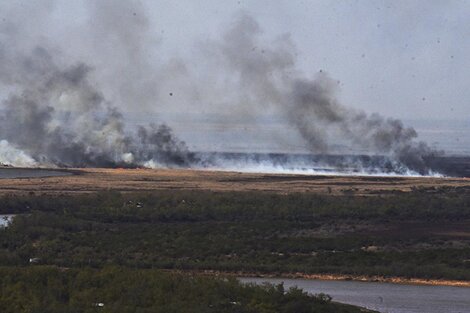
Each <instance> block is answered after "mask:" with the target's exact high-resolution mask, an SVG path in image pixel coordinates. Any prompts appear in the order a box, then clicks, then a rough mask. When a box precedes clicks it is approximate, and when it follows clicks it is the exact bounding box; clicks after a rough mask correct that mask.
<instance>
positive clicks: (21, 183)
mask: <svg viewBox="0 0 470 313" xmlns="http://www.w3.org/2000/svg"><path fill="white" fill-rule="evenodd" d="M71 171H72V172H73V173H74V175H70V176H62V177H47V178H21V179H0V194H8V193H29V192H34V193H37V194H44V193H47V194H57V193H90V192H95V191H102V190H116V191H121V192H131V191H151V190H157V189H186V190H189V189H190V190H212V191H221V192H222V191H263V192H276V193H292V192H312V193H321V194H329V193H331V194H336V195H340V194H354V195H376V194H382V195H383V194H391V193H394V192H409V191H411V190H413V189H416V188H420V189H426V190H427V192H439V190H440V188H465V189H469V190H470V179H468V178H433V177H432V178H430V177H418V178H415V177H370V176H318V175H317V176H313V175H280V174H256V173H255V174H253V173H239V172H219V171H200V170H172V169H158V170H153V169H103V168H93V169H91V168H87V169H74V170H71Z"/></svg>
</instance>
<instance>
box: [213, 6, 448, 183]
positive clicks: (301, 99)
mask: <svg viewBox="0 0 470 313" xmlns="http://www.w3.org/2000/svg"><path fill="white" fill-rule="evenodd" d="M260 34H261V29H260V28H259V26H258V24H257V23H256V21H255V20H254V19H253V18H251V17H250V16H248V15H246V14H242V15H241V16H240V17H239V19H238V21H237V23H236V24H235V25H234V26H233V28H232V29H230V30H229V31H228V32H226V34H225V36H224V40H223V42H222V43H221V44H215V45H216V46H217V47H218V49H219V51H220V52H221V55H222V56H223V57H224V58H225V62H226V63H225V64H226V65H227V66H228V68H229V69H230V73H231V74H232V75H234V74H235V75H238V79H239V83H240V90H243V91H244V92H245V93H246V96H245V98H247V99H252V104H253V105H254V106H259V107H269V106H271V107H273V108H274V109H275V110H277V111H279V112H281V114H284V115H285V116H286V118H287V121H288V122H289V123H290V125H292V126H293V127H295V128H296V129H297V130H298V132H299V134H300V135H301V137H302V138H303V139H304V140H305V143H306V145H307V147H308V148H309V150H310V151H311V152H312V153H313V154H328V153H331V149H330V146H331V145H332V144H334V143H336V142H337V141H341V142H346V143H347V144H348V146H349V147H350V148H351V149H354V150H358V151H363V152H365V153H366V154H372V155H381V156H386V157H387V158H389V164H392V165H391V166H392V170H391V171H393V172H397V173H406V172H409V171H413V172H417V173H420V174H429V173H431V172H432V171H433V168H432V167H431V163H430V160H431V159H433V158H435V157H436V156H439V155H441V154H442V152H440V151H435V150H433V149H431V148H430V147H429V146H428V145H427V144H426V143H424V142H419V141H416V137H417V133H416V131H415V130H414V129H413V128H410V127H405V126H404V125H403V123H402V122H401V121H400V120H397V119H386V118H383V117H381V116H379V115H377V114H373V115H367V114H366V113H364V112H361V111H357V110H353V109H350V108H348V107H346V106H344V105H342V104H341V103H339V102H338V100H337V99H336V96H335V94H336V90H337V82H336V81H334V80H332V79H330V78H329V77H328V75H327V74H325V73H323V72H322V71H320V73H317V74H316V75H315V77H314V78H306V77H304V76H303V75H302V74H300V73H299V72H298V71H297V70H296V68H295V54H294V53H295V48H294V47H293V45H292V43H291V42H290V39H289V37H288V36H284V37H281V38H279V39H278V40H276V41H275V42H272V43H269V44H267V45H266V44H265V45H263V43H262V42H261V40H260Z"/></svg>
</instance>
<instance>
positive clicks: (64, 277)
mask: <svg viewBox="0 0 470 313" xmlns="http://www.w3.org/2000/svg"><path fill="white" fill-rule="evenodd" d="M0 277H2V279H1V280H0V311H1V312H2V313H10V312H11V313H18V312H31V313H33V312H34V313H72V312H73V313H81V312H83V313H85V312H86V313H88V312H90V313H92V312H93V313H94V312H103V313H105V312H109V313H111V312H112V313H121V312H123V313H124V312H126V313H127V312H152V313H158V312H162V313H172V312H174V313H185V312H191V313H198V312H201V313H202V312H204V313H209V312H214V313H224V312H227V313H229V312H233V313H244V312H246V313H251V312H253V313H255V312H257V313H258V312H259V313H284V312H285V313H291V312H295V313H314V312H322V313H323V312H324V313H328V312H332V313H333V312H335V313H336V312H338V313H355V312H357V313H359V312H362V311H361V310H360V309H359V308H356V307H353V306H348V305H343V304H337V303H331V302H330V299H329V298H328V297H327V296H325V295H322V294H320V295H314V296H312V295H307V294H306V293H305V292H303V291H302V290H300V289H296V288H293V289H290V290H284V287H283V286H282V285H277V286H272V285H264V286H255V285H242V284H241V283H239V282H238V281H237V280H235V279H215V278H209V277H201V276H193V275H181V274H175V273H163V272H161V271H157V270H135V269H128V268H122V267H106V268H104V269H101V270H93V269H67V270H65V269H57V268H52V267H42V266H39V267H28V268H0Z"/></svg>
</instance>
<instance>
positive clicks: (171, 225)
mask: <svg viewBox="0 0 470 313" xmlns="http://www.w3.org/2000/svg"><path fill="white" fill-rule="evenodd" d="M1 204H2V206H3V207H2V209H1V210H2V211H3V212H4V213H26V212H28V214H21V215H19V216H17V217H16V218H15V220H14V223H13V224H12V225H11V226H10V227H8V228H6V229H4V230H3V231H1V232H0V265H27V264H28V263H29V260H30V259H32V258H38V260H39V261H38V262H39V263H41V264H48V265H57V266H62V267H86V266H91V267H97V268H98V267H103V266H105V265H109V264H114V265H120V266H127V267H134V268H135V267H137V268H162V269H185V270H207V269H210V270H220V271H231V272H233V271H244V272H262V273H292V272H303V273H340V274H352V275H383V276H403V277H418V278H446V279H461V280H468V279H470V262H468V260H470V237H469V236H468V229H469V228H468V227H469V225H470V223H469V218H470V197H468V196H467V195H466V194H462V193H455V194H446V196H445V197H444V196H441V195H429V194H421V193H419V192H417V193H413V194H403V195H397V196H394V197H383V198H380V197H364V198H360V197H353V198H352V197H334V196H331V197H322V196H318V195H311V194H295V195H274V194H269V193H265V194H259V193H257V194H254V193H219V194H218V193H213V192H186V191H184V192H183V191H174V192H170V191H159V192H155V193H152V194H149V193H146V194H119V193H113V192H110V193H101V194H97V195H87V196H76V197H65V196H60V197H57V196H54V197H52V196H39V197H34V196H31V197H29V198H16V197H9V198H6V199H4V200H3V201H1ZM459 227H460V228H462V229H463V230H462V231H460V232H459V231H458V228H459ZM465 231H467V233H465Z"/></svg>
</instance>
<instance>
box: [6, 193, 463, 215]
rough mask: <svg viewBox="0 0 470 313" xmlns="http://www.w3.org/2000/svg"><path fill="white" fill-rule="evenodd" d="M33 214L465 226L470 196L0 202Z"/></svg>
mask: <svg viewBox="0 0 470 313" xmlns="http://www.w3.org/2000/svg"><path fill="white" fill-rule="evenodd" d="M431 189H432V188H431ZM433 190H434V189H432V190H431V191H433ZM434 191H435V190H434ZM136 209H138V210H136ZM33 211H41V212H56V213H67V212H69V213H72V212H75V213H77V212H81V213H83V214H86V215H87V216H89V217H93V218H97V219H103V220H106V219H108V220H120V221H133V222H138V221H145V222H148V221H157V222H165V221H168V222H171V221H197V220H208V219H213V220H217V219H223V220H232V221H240V220H252V219H253V218H266V219H270V220H272V219H283V220H285V219H288V220H297V219H303V220H305V219H316V218H321V217H326V218H334V217H337V218H359V219H360V218H364V219H371V218H372V219H375V218H379V219H380V218H383V219H397V220H408V219H422V220H427V221H432V220H443V219H445V220H461V219H469V218H470V192H468V191H466V190H462V192H459V189H455V190H454V189H452V190H448V191H440V192H429V190H427V189H426V190H420V189H416V190H415V191H413V192H409V193H396V194H394V195H393V196H390V195H387V196H328V195H318V194H311V193H295V194H287V195H282V194H275V193H269V192H211V191H184V190H178V191H172V190H159V191H154V192H146V193H136V192H134V193H131V194H129V193H125V194H121V193H119V192H112V191H110V192H98V193H94V194H88V195H76V196H71V195H38V196H36V195H34V194H30V195H6V196H3V197H2V198H1V199H0V214H12V213H18V214H19V213H29V212H33Z"/></svg>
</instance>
